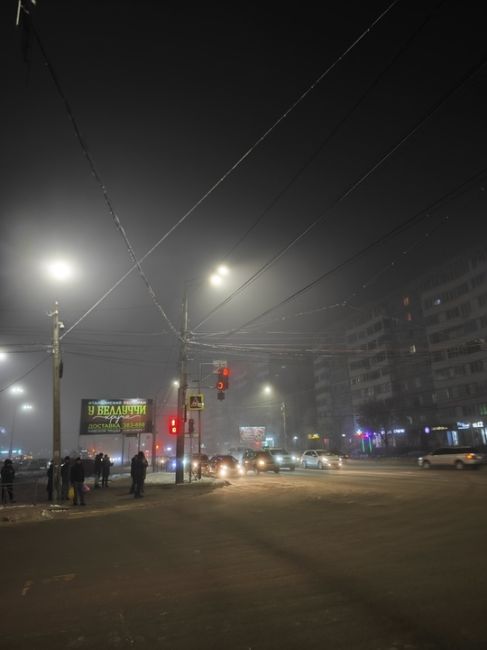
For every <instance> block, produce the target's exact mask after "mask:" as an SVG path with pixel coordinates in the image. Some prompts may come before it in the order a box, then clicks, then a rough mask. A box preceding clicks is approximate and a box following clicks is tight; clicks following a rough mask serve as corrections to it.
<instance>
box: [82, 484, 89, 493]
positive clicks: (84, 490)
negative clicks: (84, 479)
mask: <svg viewBox="0 0 487 650" xmlns="http://www.w3.org/2000/svg"><path fill="white" fill-rule="evenodd" d="M89 491H90V486H89V485H86V483H83V492H89Z"/></svg>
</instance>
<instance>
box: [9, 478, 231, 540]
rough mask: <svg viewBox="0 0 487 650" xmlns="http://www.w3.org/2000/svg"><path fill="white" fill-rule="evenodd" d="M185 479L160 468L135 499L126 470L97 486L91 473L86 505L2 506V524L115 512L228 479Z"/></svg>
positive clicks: (220, 483) (46, 503)
mask: <svg viewBox="0 0 487 650" xmlns="http://www.w3.org/2000/svg"><path fill="white" fill-rule="evenodd" d="M184 481H185V482H184V483H181V484H178V485H176V483H175V475H174V473H171V472H157V473H155V474H148V475H147V478H146V481H145V486H146V489H145V495H144V498H142V499H134V497H133V495H132V494H130V493H129V491H130V486H131V484H132V480H131V478H130V476H129V475H127V474H113V475H112V476H110V484H109V487H108V488H97V489H94V478H93V477H90V478H88V479H87V481H86V483H87V485H88V487H89V488H90V490H89V492H87V493H86V498H85V502H86V506H84V507H83V506H73V504H72V502H71V501H70V500H69V501H63V502H61V503H60V504H56V503H49V502H44V503H38V504H36V505H30V504H17V503H14V504H12V505H6V506H0V527H1V526H9V525H13V524H17V523H26V522H35V521H49V520H52V519H66V518H72V517H77V518H79V517H80V516H86V515H91V516H95V515H97V514H99V513H101V512H106V511H110V512H116V511H120V510H125V509H127V508H136V507H141V506H143V505H146V504H147V505H149V504H153V505H155V504H156V503H157V502H158V501H159V498H160V496H161V495H162V494H163V491H164V492H166V490H172V489H177V490H178V491H180V490H201V489H206V490H211V489H214V488H217V487H223V486H224V485H225V484H226V482H225V481H223V480H220V479H213V478H207V477H202V478H201V479H200V480H196V481H194V480H192V481H191V483H190V482H189V481H188V477H187V475H185V477H184Z"/></svg>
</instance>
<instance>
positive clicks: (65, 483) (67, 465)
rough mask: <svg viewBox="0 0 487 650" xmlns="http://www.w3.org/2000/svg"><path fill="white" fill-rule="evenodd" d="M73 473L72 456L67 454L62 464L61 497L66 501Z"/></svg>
mask: <svg viewBox="0 0 487 650" xmlns="http://www.w3.org/2000/svg"><path fill="white" fill-rule="evenodd" d="M70 473H71V458H70V457H69V456H65V457H64V460H63V462H62V465H61V499H62V501H66V499H67V498H68V492H69V482H70Z"/></svg>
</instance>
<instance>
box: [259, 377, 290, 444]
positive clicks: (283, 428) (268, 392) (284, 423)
mask: <svg viewBox="0 0 487 650" xmlns="http://www.w3.org/2000/svg"><path fill="white" fill-rule="evenodd" d="M262 391H263V393H264V394H265V395H273V393H274V389H273V387H272V386H271V385H270V384H266V385H265V386H264V388H263V389H262ZM279 408H280V411H281V446H282V447H284V448H285V449H287V414H286V402H285V401H284V400H282V401H281V403H280V406H279Z"/></svg>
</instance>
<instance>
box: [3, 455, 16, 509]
mask: <svg viewBox="0 0 487 650" xmlns="http://www.w3.org/2000/svg"><path fill="white" fill-rule="evenodd" d="M0 478H1V479H2V504H3V505H5V504H6V503H7V496H8V498H9V500H10V503H15V501H14V480H15V470H14V466H13V463H12V461H11V460H10V458H6V459H5V460H4V462H3V466H2V469H1V471H0Z"/></svg>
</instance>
